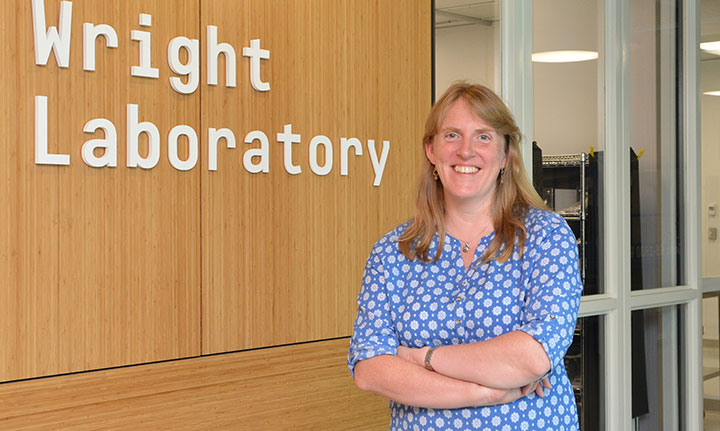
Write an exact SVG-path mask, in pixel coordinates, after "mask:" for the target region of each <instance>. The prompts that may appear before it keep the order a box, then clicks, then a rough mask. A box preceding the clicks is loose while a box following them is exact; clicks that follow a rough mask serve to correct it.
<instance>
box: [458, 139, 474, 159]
mask: <svg viewBox="0 0 720 431" xmlns="http://www.w3.org/2000/svg"><path fill="white" fill-rule="evenodd" d="M457 154H458V156H460V157H462V158H463V159H469V158H470V157H472V140H471V138H467V137H463V138H462V140H461V141H460V146H459V147H458V150H457Z"/></svg>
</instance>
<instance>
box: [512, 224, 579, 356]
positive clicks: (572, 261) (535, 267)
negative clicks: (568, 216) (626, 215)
mask: <svg viewBox="0 0 720 431" xmlns="http://www.w3.org/2000/svg"><path fill="white" fill-rule="evenodd" d="M558 219H559V220H558V221H557V223H553V224H551V225H549V226H547V227H546V229H547V230H548V233H547V234H546V235H542V236H541V238H540V239H539V240H538V241H537V242H536V243H535V244H532V245H531V246H530V247H528V250H526V252H527V253H528V254H527V261H526V263H525V265H527V268H526V269H527V270H528V271H529V273H530V277H529V284H528V285H527V287H526V288H527V296H526V298H525V304H524V310H523V311H524V317H523V323H522V326H521V327H520V328H519V329H520V330H521V331H523V332H525V333H527V334H529V335H530V336H532V337H533V338H534V339H535V340H537V341H538V342H539V343H540V344H542V346H543V348H544V349H545V352H546V353H547V356H548V358H549V359H550V363H551V364H552V367H551V368H552V369H554V368H555V366H557V365H558V364H559V363H560V361H562V360H563V357H564V356H565V353H566V352H567V349H568V347H570V344H571V343H572V339H573V334H574V331H575V323H576V320H577V313H578V308H579V306H580V294H581V292H582V281H581V279H580V270H579V262H578V249H577V242H576V240H575V235H573V233H572V230H570V227H569V226H568V225H567V223H566V222H565V220H563V219H562V218H560V217H559V216H558Z"/></svg>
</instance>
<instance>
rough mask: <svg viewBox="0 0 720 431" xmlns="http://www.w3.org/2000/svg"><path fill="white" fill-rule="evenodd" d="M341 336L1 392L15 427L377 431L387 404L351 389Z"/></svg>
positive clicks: (3, 409) (3, 421) (384, 422)
mask: <svg viewBox="0 0 720 431" xmlns="http://www.w3.org/2000/svg"><path fill="white" fill-rule="evenodd" d="M347 345H348V340H347V339H341V340H334V341H328V342H319V343H310V344H304V345H298V346H287V347H277V348H271V349H263V350H257V351H250V352H242V353H233V354H224V355H219V356H213V357H204V358H196V359H188V360H184V361H175V362H168V363H161V364H152V365H143V366H137V367H131V368H124V369H115V370H106V371H97V372H91V373H82V374H78V375H70V376H62V377H53V378H46V379H41V380H34V381H27V382H16V383H8V384H4V385H0V428H1V429H13V430H18V431H19V430H47V429H63V430H107V429H113V430H138V429H158V430H160V429H163V430H200V429H206V430H225V429H227V430H252V431H255V430H287V429H292V430H350V429H352V430H382V429H387V427H388V423H389V416H388V413H387V401H386V400H384V399H382V398H380V397H377V396H374V395H370V394H367V393H364V392H361V391H359V390H358V389H356V388H355V386H354V384H353V382H352V380H351V378H350V375H349V374H348V371H347V367H346V365H345V355H346V353H347Z"/></svg>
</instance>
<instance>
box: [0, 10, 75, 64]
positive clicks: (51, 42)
mask: <svg viewBox="0 0 720 431" xmlns="http://www.w3.org/2000/svg"><path fill="white" fill-rule="evenodd" d="M5 7H7V6H5ZM32 15H33V33H34V35H35V64H37V65H39V66H45V65H47V62H48V59H49V58H50V51H52V52H53V54H55V60H57V64H58V66H60V67H70V40H71V37H70V32H71V30H72V25H71V24H72V3H71V2H69V1H62V2H60V24H59V26H58V27H59V28H60V34H58V30H57V28H55V27H54V26H53V27H48V28H47V31H46V29H45V25H46V23H45V1H44V0H32Z"/></svg>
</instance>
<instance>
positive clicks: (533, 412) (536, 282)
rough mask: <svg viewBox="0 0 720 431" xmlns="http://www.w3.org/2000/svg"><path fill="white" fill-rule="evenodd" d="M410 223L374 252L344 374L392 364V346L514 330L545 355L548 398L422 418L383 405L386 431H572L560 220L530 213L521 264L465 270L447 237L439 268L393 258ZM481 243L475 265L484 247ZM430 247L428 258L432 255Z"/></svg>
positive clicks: (568, 252) (567, 238)
mask: <svg viewBox="0 0 720 431" xmlns="http://www.w3.org/2000/svg"><path fill="white" fill-rule="evenodd" d="M407 226H408V224H407V223H406V224H403V225H400V226H398V227H397V228H396V229H394V230H393V231H392V232H390V233H388V234H387V235H385V236H384V237H382V238H381V239H380V240H379V241H378V242H377V243H376V244H375V246H374V247H373V249H372V252H371V253H370V257H369V258H368V260H367V264H366V266H365V275H364V277H363V283H362V289H361V291H360V294H359V296H358V314H357V318H356V320H355V327H354V334H353V336H352V339H351V341H350V351H349V353H348V366H349V368H350V372H351V373H353V370H354V367H355V364H356V363H357V361H360V360H362V359H367V358H371V357H374V356H377V355H395V354H396V350H397V346H398V345H403V346H409V347H423V346H433V345H450V344H461V343H475V342H478V341H483V340H488V339H490V338H493V337H497V336H498V335H502V334H505V333H507V332H511V331H515V330H521V331H524V332H526V333H528V334H530V335H531V336H532V337H534V338H535V339H536V340H538V341H539V342H540V343H541V344H542V346H543V347H544V348H545V351H546V352H547V355H548V357H549V358H550V362H551V363H552V372H551V373H550V375H549V378H550V382H551V384H552V386H553V388H552V389H549V390H547V389H546V390H545V398H540V397H538V396H537V395H535V394H534V393H532V394H530V395H528V396H526V397H524V398H520V399H518V400H516V401H514V402H512V403H509V404H502V405H496V406H488V407H468V408H462V409H448V410H442V409H427V408H420V407H413V406H408V405H404V404H400V403H397V402H394V401H390V416H391V424H390V430H392V431H395V430H425V431H440V430H493V431H495V430H501V431H505V430H508V431H509V430H566V431H569V430H577V429H578V416H577V408H576V406H575V397H574V395H573V390H572V387H571V385H570V381H569V380H568V377H567V373H566V371H565V365H564V363H563V357H564V356H565V352H566V351H567V349H568V347H569V346H570V343H571V342H572V338H573V333H574V328H575V321H576V319H577V312H578V307H579V305H580V292H581V290H582V283H581V280H580V274H579V268H578V252H577V243H576V240H575V236H574V235H573V233H572V231H571V230H570V228H569V227H568V225H567V223H566V222H565V220H564V219H563V218H562V217H560V216H558V215H556V214H554V213H552V212H549V211H545V210H539V209H534V208H533V209H530V210H529V211H528V215H527V217H526V219H525V228H526V230H527V233H528V238H527V240H526V243H525V252H524V253H523V256H522V258H520V257H519V253H518V251H517V247H516V250H515V251H514V252H513V255H512V257H511V258H510V259H509V260H508V261H507V262H505V263H499V262H497V261H490V262H489V263H485V264H483V265H477V264H472V265H470V268H469V269H468V270H467V271H466V270H465V266H464V264H463V260H462V256H461V247H462V244H461V243H460V241H459V240H457V239H456V238H453V237H452V236H450V235H446V236H445V245H444V247H443V253H442V254H441V256H440V259H439V260H438V261H437V262H431V263H421V262H419V261H410V260H408V259H406V258H405V256H404V255H403V254H402V253H401V252H400V250H399V249H398V238H399V237H400V235H401V234H402V232H403V231H404V230H405V229H406V228H407ZM493 236H494V234H490V235H487V236H485V237H484V238H482V239H481V240H480V244H479V246H478V248H477V250H476V251H475V259H476V261H479V259H480V256H482V253H483V252H484V251H485V249H486V248H487V247H488V246H489V245H490V242H491V241H492V239H493ZM437 238H438V236H437V235H436V236H435V240H433V244H432V245H431V247H430V249H429V253H428V256H434V255H435V251H436V250H437Z"/></svg>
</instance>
